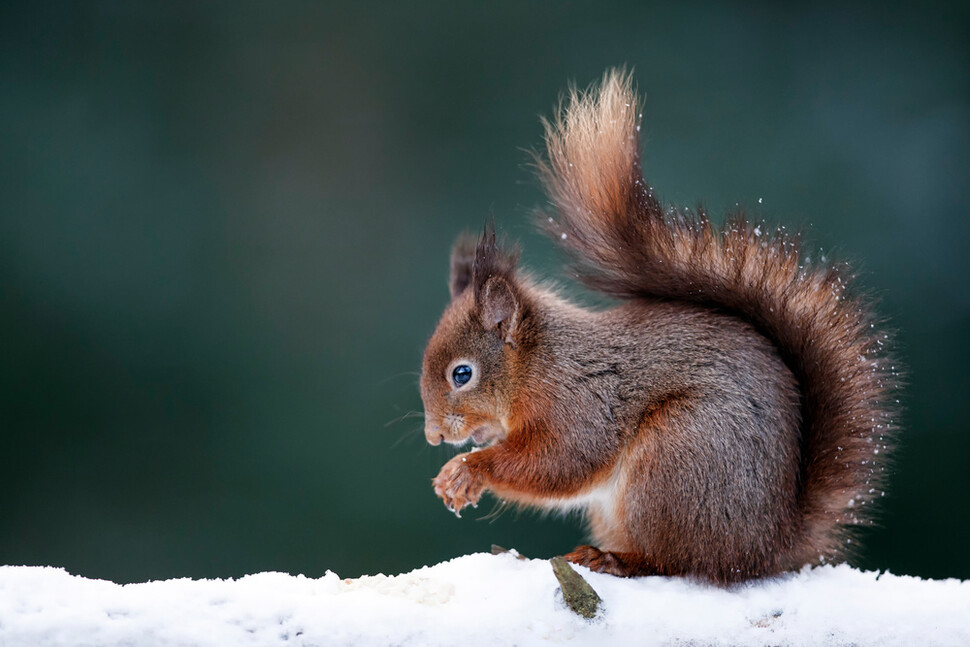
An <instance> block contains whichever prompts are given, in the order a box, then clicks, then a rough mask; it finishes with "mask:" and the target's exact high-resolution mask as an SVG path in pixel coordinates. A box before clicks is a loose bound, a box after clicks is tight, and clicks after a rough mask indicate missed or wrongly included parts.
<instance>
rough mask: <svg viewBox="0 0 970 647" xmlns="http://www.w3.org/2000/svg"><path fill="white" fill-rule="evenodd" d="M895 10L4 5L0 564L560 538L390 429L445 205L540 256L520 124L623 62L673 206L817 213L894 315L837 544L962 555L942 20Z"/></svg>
mask: <svg viewBox="0 0 970 647" xmlns="http://www.w3.org/2000/svg"><path fill="white" fill-rule="evenodd" d="M910 4H911V3H874V4H872V5H849V6H846V5H845V3H842V2H838V3H828V4H825V3H822V4H819V3H813V4H812V5H811V6H796V5H787V4H785V3H768V4H740V3H738V4H735V3H697V2H680V3H671V4H665V5H657V4H651V3H643V4H640V3H630V4H611V3H588V4H586V3H568V4H565V5H561V6H558V7H553V6H551V5H550V6H546V4H545V3H538V2H509V3H496V2H488V3H468V2H454V1H443V2H438V3H426V2H420V3H416V2H407V3H388V4H383V5H381V4H368V3H347V4H339V5H338V4H333V3H309V2H297V3H269V2H267V3H262V4H257V3H244V2H225V3H208V2H160V3H154V4H142V3H134V2H115V3H82V2H67V3H63V4H52V3H43V2H10V1H7V2H4V3H3V4H2V5H0V340H2V341H0V563H6V564H50V565H57V566H64V567H66V568H68V569H69V570H70V571H72V572H75V573H80V574H82V575H86V576H89V577H103V578H110V579H114V580H117V581H124V582H127V581H136V580H145V579H157V578H168V577H173V576H192V577H211V576H238V575H242V574H245V573H249V572H254V571H262V570H270V569H276V570H283V571H289V572H292V573H297V572H299V573H306V574H308V575H313V576H316V575H320V574H322V573H323V572H324V570H325V569H328V568H330V569H333V570H336V571H337V572H338V573H339V574H341V575H344V576H354V575H358V574H360V573H374V572H378V571H384V572H399V571H402V570H407V569H411V568H414V567H417V566H420V565H423V564H427V563H433V562H435V561H439V560H442V559H446V558H449V557H453V556H456V555H460V554H463V553H466V552H469V551H475V550H482V549H487V548H488V546H489V544H491V543H493V542H494V543H499V544H504V545H509V546H514V547H517V548H519V549H520V550H522V551H523V552H525V553H528V554H531V555H536V556H539V555H549V554H554V553H561V552H563V551H564V550H567V549H569V548H571V547H572V546H573V545H574V544H575V543H576V542H577V541H578V540H579V539H580V535H581V533H580V530H579V529H578V525H577V523H576V522H575V520H556V519H542V518H540V517H539V516H538V515H535V514H531V513H517V512H515V511H511V510H510V511H505V512H504V513H503V514H501V515H500V516H499V517H498V518H497V519H496V520H494V521H490V520H487V519H485V520H483V518H484V517H485V516H486V513H487V512H488V509H489V507H490V505H486V506H485V507H484V508H483V509H480V510H479V511H476V513H473V514H467V515H466V516H465V518H464V519H461V520H458V519H456V518H455V517H454V516H453V515H452V514H450V513H449V512H447V511H446V510H445V509H444V507H443V506H442V505H441V503H440V502H439V501H438V500H437V499H436V498H435V497H434V495H433V493H432V491H431V488H430V484H429V481H430V479H431V477H433V476H434V475H435V474H436V473H437V470H438V468H439V467H440V465H441V464H443V463H444V462H445V460H446V459H447V457H448V456H449V455H450V450H448V449H447V448H429V447H427V446H426V445H425V443H424V439H423V435H422V432H421V422H420V420H419V419H416V418H405V419H404V420H402V421H400V422H391V421H395V420H396V419H398V418H401V417H402V416H404V415H405V414H407V413H408V412H409V411H419V410H420V408H421V403H420V399H419V397H418V389H417V371H418V370H419V367H420V359H421V352H422V347H423V345H424V343H425V341H426V340H427V338H428V336H429V335H430V333H431V331H432V330H433V327H434V325H435V323H436V320H437V317H438V316H439V314H440V312H441V310H442V308H443V306H444V305H445V302H446V299H447V290H446V267H447V255H448V249H449V245H450V242H451V240H452V238H453V237H454V236H455V235H456V234H457V233H458V232H459V231H460V230H462V229H464V228H467V227H471V228H478V227H480V226H481V224H482V223H483V222H484V221H485V220H486V219H487V218H488V217H490V216H492V215H494V218H495V221H496V223H497V225H498V227H499V228H500V229H501V230H504V231H506V232H508V233H510V234H511V236H512V237H515V238H521V239H522V240H523V244H524V247H525V253H524V261H525V263H526V264H527V265H529V266H531V267H532V268H534V269H535V270H536V271H537V272H538V273H540V274H542V275H546V276H555V275H557V274H558V272H559V268H560V265H561V263H562V259H560V258H559V257H557V256H556V255H555V254H554V252H553V250H552V246H551V245H550V244H549V243H548V242H546V241H545V240H544V239H542V238H540V237H539V236H538V235H536V234H534V233H533V232H532V231H531V228H530V226H529V224H528V218H527V216H528V213H529V211H530V209H532V208H533V207H534V206H536V205H539V204H541V203H542V200H543V198H542V195H541V194H540V192H539V190H538V188H537V186H536V185H535V183H534V182H533V181H532V179H531V177H530V173H529V171H528V169H527V168H526V167H525V163H526V161H527V159H528V157H527V155H526V154H525V152H524V151H523V149H524V148H528V147H531V146H534V145H536V144H537V143H538V142H539V137H540V126H539V121H538V115H540V114H548V113H549V111H550V110H551V108H552V106H553V105H554V103H555V102H556V98H557V95H558V93H559V91H560V90H561V89H562V88H563V87H564V86H565V84H566V83H567V81H568V80H570V79H572V80H575V81H577V82H578V83H580V84H583V85H585V84H587V83H589V82H591V81H592V80H594V79H596V78H597V77H598V76H599V75H600V74H601V73H602V71H603V70H604V69H605V68H606V67H607V66H609V65H616V64H624V63H625V64H628V65H632V66H634V67H635V69H636V77H637V81H638V84H639V87H640V89H641V91H642V92H643V93H644V94H645V96H646V103H645V110H644V112H645V125H644V134H645V137H644V139H645V150H646V153H645V155H646V157H645V159H646V162H645V166H646V170H647V173H648V175H649V178H650V180H651V182H652V184H653V185H654V186H655V187H657V189H658V191H659V192H660V194H661V195H662V196H663V197H664V198H665V199H667V200H672V201H686V202H689V203H691V204H694V202H695V200H697V199H702V200H703V201H704V203H705V204H706V205H707V206H708V207H709V208H710V209H711V210H712V211H713V212H714V213H722V212H723V211H724V210H725V209H728V208H731V207H733V206H734V204H735V203H736V202H739V203H741V205H743V206H747V207H748V208H750V209H751V211H752V212H753V213H754V214H756V215H757V216H759V217H765V218H767V219H769V220H770V221H777V222H784V223H787V224H789V225H795V226H800V225H804V226H808V227H809V230H810V238H811V240H812V241H814V243H815V244H816V245H817V246H822V247H824V248H825V249H826V250H836V251H837V252H838V254H839V255H841V256H844V257H849V258H853V259H856V260H857V261H858V262H859V265H860V266H861V267H862V268H863V269H864V273H863V283H864V284H865V285H866V286H868V287H869V288H870V289H872V290H873V291H874V292H875V293H876V294H877V295H879V296H880V297H881V299H882V302H881V312H882V313H883V314H885V315H886V316H888V317H889V318H890V319H891V321H892V323H893V325H894V326H895V327H896V328H897V329H898V331H899V334H898V339H899V342H900V354H901V356H902V358H903V360H904V363H905V365H906V366H907V367H908V371H909V375H910V386H909V387H908V388H907V389H906V391H905V392H904V393H903V394H902V395H901V399H902V400H903V403H904V405H905V407H906V410H907V413H906V415H905V425H906V431H905V434H904V436H903V438H902V446H901V449H900V451H899V452H898V454H897V459H898V460H897V466H896V473H895V475H894V478H893V480H892V483H891V489H890V494H891V496H889V497H887V499H886V505H885V507H884V513H885V514H884V517H883V525H882V528H881V529H879V530H876V531H874V532H871V533H870V535H869V536H868V540H867V546H868V549H867V550H866V551H865V553H864V554H863V556H862V558H861V559H860V560H859V561H858V563H859V564H861V565H863V566H865V567H867V568H882V569H891V570H892V571H894V572H899V573H909V574H915V575H922V576H932V577H944V576H956V577H961V578H967V577H970V556H968V552H967V550H966V548H965V547H966V544H967V535H968V533H970V514H968V505H967V498H968V495H970V477H968V470H967V467H968V464H970V459H968V455H970V433H968V430H967V426H968V425H967V420H968V418H970V406H968V402H967V387H968V382H970V380H968V377H967V374H968V371H967V367H968V366H970V357H968V352H967V350H966V347H967V343H968V333H970V289H968V288H967V286H966V283H967V276H968V270H970V261H968V251H970V250H968V242H970V236H968V234H970V224H968V218H967V215H968V214H967V204H968V189H967V181H968V179H970V154H968V151H970V73H968V63H967V62H968V61H970V51H968V50H970V48H968V38H970V36H968V35H970V21H968V13H967V9H966V6H967V5H966V3H960V4H959V5H953V6H950V5H932V4H925V3H921V4H920V6H919V7H916V6H915V4H917V3H912V4H913V5H914V6H910ZM782 5H784V6H782ZM389 422H391V424H388V423H389ZM476 518H477V519H476Z"/></svg>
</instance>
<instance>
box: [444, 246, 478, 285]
mask: <svg viewBox="0 0 970 647" xmlns="http://www.w3.org/2000/svg"><path fill="white" fill-rule="evenodd" d="M477 246H478V240H476V238H475V237H473V236H472V235H470V234H468V233H467V232H466V233H464V234H462V235H461V236H459V237H458V240H456V241H455V244H454V245H452V247H451V275H450V277H449V279H448V287H449V289H450V290H451V298H452V299H454V298H455V297H457V296H458V295H459V294H461V293H462V292H464V291H465V288H467V287H468V286H469V285H471V283H472V277H473V276H474V274H475V248H476V247H477Z"/></svg>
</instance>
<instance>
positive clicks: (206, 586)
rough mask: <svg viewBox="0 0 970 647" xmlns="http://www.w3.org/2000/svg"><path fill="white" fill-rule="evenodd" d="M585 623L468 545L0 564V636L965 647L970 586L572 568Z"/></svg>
mask: <svg viewBox="0 0 970 647" xmlns="http://www.w3.org/2000/svg"><path fill="white" fill-rule="evenodd" d="M577 570H578V571H579V572H580V573H582V574H583V576H584V577H585V578H586V579H587V581H589V583H590V584H592V586H593V588H595V589H596V591H597V592H598V593H599V595H600V596H601V597H602V598H603V601H604V607H603V609H602V612H601V614H600V615H599V616H598V617H597V618H596V619H594V620H592V621H586V620H583V619H582V618H580V617H579V616H577V615H575V614H573V613H572V612H571V611H570V610H569V609H568V608H566V607H565V605H564V604H563V602H562V594H561V592H560V591H559V583H558V582H557V580H556V579H555V577H554V576H553V573H552V569H551V568H550V565H549V563H548V562H547V561H544V560H517V559H516V558H515V557H514V556H513V555H511V554H504V555H487V554H477V555H468V556H466V557H460V558H458V559H455V560H452V561H450V562H445V563H442V564H438V565H436V566H431V567H426V568H421V569H418V570H416V571H412V572H410V573H406V574H403V575H398V576H395V577H385V576H383V575H376V576H365V577H361V578H359V579H354V580H342V579H340V577H338V576H337V575H336V574H334V573H327V574H326V575H325V576H324V577H321V578H319V579H311V578H306V577H303V576H295V577H294V576H291V575H285V574H281V573H260V574H257V575H250V576H247V577H244V578H241V579H239V580H189V579H182V580H168V581H164V582H148V583H145V584H128V585H124V586H122V585H118V584H114V583H112V582H106V581H100V580H88V579H84V578H81V577H76V576H72V575H70V574H68V573H67V572H65V571H64V570H62V569H56V568H44V567H24V566H19V567H14V566H6V567H0V645H3V646H4V647H17V646H20V645H24V646H31V647H44V646H48V645H51V646H53V645H58V646H60V645H70V646H72V647H74V646H82V645H193V646H195V645H199V646H207V645H218V646H220V647H222V646H236V645H287V646H294V645H321V646H324V645H326V646H329V645H421V646H425V645H462V646H463V647H474V646H475V645H487V646H488V647H492V646H493V645H513V644H514V645H536V644H545V643H565V644H570V645H602V644H611V645H612V644H615V645H634V644H635V645H659V644H699V645H707V644H731V645H766V644H771V645H777V644H799V645H846V644H853V645H856V644H857V645H907V646H909V645H963V646H966V645H970V580H968V581H963V582H961V581H958V580H945V581H939V580H921V579H918V578H913V577H899V576H895V575H889V574H883V575H879V574H878V573H867V572H861V571H857V570H854V569H852V568H849V567H848V566H837V567H831V566H826V567H822V568H816V569H805V570H804V571H802V572H801V573H797V574H793V575H789V576H785V577H782V578H779V579H776V580H770V581H765V582H758V583H755V584H750V585H747V586H744V587H741V588H739V589H736V590H732V591H725V590H722V589H717V588H712V587H709V586H702V585H699V584H692V583H690V582H686V581H683V580H680V579H669V578H660V577H648V578H641V579H636V580H623V579H618V578H614V577H611V576H607V575H600V574H597V573H589V571H587V570H586V569H583V568H578V569H577Z"/></svg>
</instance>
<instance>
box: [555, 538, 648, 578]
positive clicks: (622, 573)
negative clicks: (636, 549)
mask: <svg viewBox="0 0 970 647" xmlns="http://www.w3.org/2000/svg"><path fill="white" fill-rule="evenodd" d="M563 557H564V559H566V561H569V562H572V563H573V564H579V565H580V566H585V567H587V568H588V569H589V570H591V571H595V572H597V573H608V574H610V575H616V576H617V577H637V576H640V575H662V574H663V573H661V571H660V569H659V568H657V565H656V564H655V563H654V562H653V560H651V559H650V558H649V557H648V556H646V555H643V554H641V553H612V552H604V551H602V550H600V549H599V548H596V547H595V546H588V545H587V546H579V547H578V548H576V550H574V551H573V552H571V553H568V554H566V555H564V556H563Z"/></svg>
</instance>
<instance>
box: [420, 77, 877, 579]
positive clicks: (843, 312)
mask: <svg viewBox="0 0 970 647" xmlns="http://www.w3.org/2000/svg"><path fill="white" fill-rule="evenodd" d="M637 105H638V104H637V98H636V96H635V94H634V92H633V90H632V85H631V79H630V76H629V75H627V74H625V73H622V72H616V71H610V72H608V73H607V74H606V76H605V77H604V79H603V82H602V84H601V85H600V86H599V87H598V88H595V89H593V90H591V91H589V92H587V93H579V92H577V91H575V90H574V91H572V92H571V93H570V95H569V97H568V99H567V102H566V106H565V108H563V109H562V110H561V111H560V114H559V115H557V117H556V118H555V119H554V120H552V121H549V122H545V123H546V153H545V156H538V157H537V168H538V172H539V175H540V177H541V178H542V180H543V182H544V183H545V185H546V189H547V191H548V193H549V197H550V201H551V203H552V204H553V206H554V207H555V213H554V214H552V215H546V216H543V217H542V224H543V226H544V227H545V228H546V229H547V230H548V231H549V232H550V233H551V234H552V235H553V236H554V238H555V239H556V240H558V241H559V242H560V243H561V244H562V245H563V246H564V247H565V248H566V249H567V250H568V251H569V252H570V253H572V254H573V256H574V257H575V259H576V261H577V269H578V272H579V276H580V278H581V279H582V280H583V281H584V282H585V283H586V284H587V285H589V286H591V287H593V288H596V289H598V290H600V291H602V292H604V293H606V294H609V295H612V296H614V297H618V298H619V299H621V300H622V302H621V304H620V305H618V306H616V307H614V308H612V309H609V310H605V311H589V310H585V309H582V308H579V307H577V306H575V305H573V304H571V303H569V302H568V301H566V300H564V299H562V298H560V297H559V296H558V295H557V294H556V293H555V291H553V290H551V289H549V288H547V287H543V286H540V285H537V284H535V283H534V282H533V281H531V280H530V279H529V278H528V277H525V276H521V275H520V274H519V273H518V270H517V260H518V255H517V253H515V252H509V251H505V250H503V249H502V247H501V246H500V245H498V244H497V243H496V241H495V237H494V234H493V233H491V232H490V231H487V232H486V234H485V235H484V236H483V237H482V238H481V239H480V240H479V241H478V244H477V245H475V244H474V242H473V241H472V240H471V239H468V238H465V239H462V240H460V241H459V243H458V244H456V246H455V248H454V250H453V253H452V273H451V285H450V287H451V293H452V303H451V304H450V305H449V307H448V309H447V310H446V311H445V314H444V316H443V317H442V320H441V322H440V323H439V325H438V329H437V330H436V332H435V334H434V335H433V337H432V339H431V341H430V342H429V344H428V348H427V350H426V352H425V358H424V366H423V371H422V376H421V392H422V398H423V400H424V404H425V412H426V427H425V433H426V435H427V438H428V440H429V442H432V443H434V444H438V443H439V442H441V441H448V442H453V443H460V442H463V441H465V440H467V439H469V438H472V439H474V440H475V441H476V442H478V443H479V444H484V445H487V447H486V448H484V449H482V450H480V451H477V452H471V453H466V454H460V455H458V456H456V457H455V458H454V459H452V460H451V461H449V462H448V463H447V464H446V465H445V466H444V467H443V468H442V470H441V473H440V474H439V475H438V477H437V478H436V479H435V480H434V487H435V492H436V493H437V494H438V495H439V496H440V497H442V499H444V501H445V503H446V505H448V506H449V507H451V508H453V509H455V510H456V511H457V510H460V509H461V508H462V507H463V506H465V505H468V504H474V503H476V502H477V501H478V499H479V498H480V497H481V494H482V492H483V491H484V490H486V489H489V490H491V491H493V492H494V493H495V494H496V496H499V497H501V498H503V499H506V500H510V501H515V502H518V503H521V504H526V505H534V506H540V507H547V508H553V509H560V510H569V509H579V510H582V511H584V512H585V514H586V517H587V519H588V521H589V524H590V533H591V535H592V537H593V539H594V541H595V542H596V543H597V545H598V546H597V547H595V548H594V547H592V546H582V547H580V548H577V549H576V550H575V551H573V552H572V553H569V554H568V555H567V558H569V559H570V560H572V561H574V562H577V563H580V564H585V565H587V566H589V567H590V568H593V569H594V570H600V571H604V572H609V573H613V574H616V575H640V574H652V573H654V574H666V575H689V576H696V577H701V578H705V579H709V580H712V581H716V582H733V581H740V580H744V579H747V578H751V577H758V576H764V575H771V574H774V573H778V572H780V571H783V570H789V569H794V568H798V567H800V566H801V565H803V564H806V563H810V564H816V563H820V562H825V561H832V560H838V559H841V558H843V557H844V555H845V554H846V552H847V550H848V549H850V548H853V547H854V546H853V545H852V544H851V543H850V542H851V541H852V536H851V533H850V531H851V529H852V528H853V527H855V526H857V525H858V524H862V523H870V518H871V517H870V514H869V510H870V508H871V504H872V502H873V500H874V499H875V498H877V497H879V496H881V494H882V490H881V483H882V481H883V477H884V470H885V460H886V457H887V452H888V450H889V448H890V438H891V435H892V434H893V432H894V430H893V427H892V420H891V416H892V408H891V407H890V406H888V404H887V402H888V398H889V392H890V391H891V389H893V388H894V386H895V381H896V379H895V369H894V367H893V366H892V365H891V364H890V362H889V360H888V359H887V356H886V355H885V353H884V350H883V349H884V347H885V346H886V345H888V340H887V338H886V335H885V333H882V332H880V331H879V330H878V329H877V328H876V327H875V324H874V322H873V321H872V315H871V311H870V308H869V307H868V305H867V303H866V302H865V301H864V299H862V298H861V297H859V296H855V295H852V294H851V293H850V292H848V291H847V289H846V287H847V286H846V281H847V279H846V276H845V271H844V268H837V267H834V266H830V265H825V264H811V263H809V262H808V261H807V259H804V258H803V257H801V255H800V253H799V250H798V240H797V238H796V237H791V236H788V235H786V234H785V233H784V231H783V230H781V229H779V230H776V231H775V232H773V233H768V232H767V231H762V228H763V227H764V225H753V224H751V223H748V222H746V221H745V220H744V219H743V218H742V217H741V216H740V215H737V216H734V217H732V218H730V219H729V220H728V222H727V223H726V224H725V225H724V226H723V227H721V228H715V227H714V226H713V225H712V224H711V223H710V221H709V220H708V219H707V217H706V216H705V215H704V214H703V213H699V214H691V213H690V212H687V211H684V210H680V209H674V208H669V207H664V206H663V205H661V204H660V202H659V201H658V200H657V199H656V197H655V196H654V194H653V191H652V189H649V188H648V187H647V186H646V184H645V183H644V182H643V179H642V176H641V172H640V164H639V144H638V137H637V133H638V131H639V126H638V122H639V115H638V110H637ZM456 363H457V364H462V365H466V366H470V367H471V368H472V372H473V375H474V378H473V381H472V382H469V383H468V384H467V385H465V386H458V385H457V384H456V383H454V382H453V381H452V373H451V371H452V370H453V367H454V366H455V365H456Z"/></svg>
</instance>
